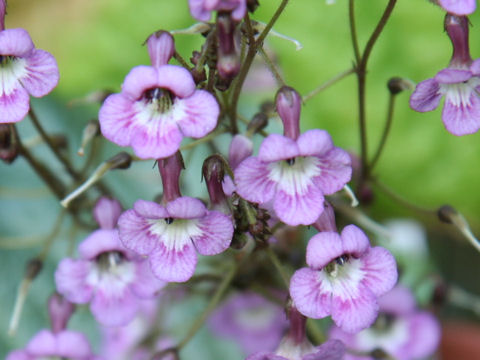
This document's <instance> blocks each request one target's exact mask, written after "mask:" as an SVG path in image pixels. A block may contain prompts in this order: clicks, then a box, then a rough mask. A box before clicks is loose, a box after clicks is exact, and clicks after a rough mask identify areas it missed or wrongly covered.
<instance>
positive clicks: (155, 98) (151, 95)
mask: <svg viewBox="0 0 480 360" xmlns="http://www.w3.org/2000/svg"><path fill="white" fill-rule="evenodd" d="M144 97H145V99H147V101H148V102H149V103H152V104H155V105H156V107H157V109H156V110H157V111H159V112H160V113H165V112H167V111H168V110H169V109H170V108H171V107H172V104H173V99H174V95H173V94H172V93H171V92H170V91H169V90H167V89H163V88H154V89H149V90H147V91H145V94H144Z"/></svg>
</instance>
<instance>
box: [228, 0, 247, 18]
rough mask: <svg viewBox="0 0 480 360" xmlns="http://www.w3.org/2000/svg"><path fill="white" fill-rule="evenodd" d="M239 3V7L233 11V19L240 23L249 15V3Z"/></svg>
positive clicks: (241, 0) (241, 1)
mask: <svg viewBox="0 0 480 360" xmlns="http://www.w3.org/2000/svg"><path fill="white" fill-rule="evenodd" d="M237 3H238V5H237V7H236V8H235V9H234V10H233V11H232V19H233V20H236V21H240V20H242V19H243V17H244V16H245V14H246V13H247V2H246V1H245V0H239V1H237Z"/></svg>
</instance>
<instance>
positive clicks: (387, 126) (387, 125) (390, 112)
mask: <svg viewBox="0 0 480 360" xmlns="http://www.w3.org/2000/svg"><path fill="white" fill-rule="evenodd" d="M394 108H395V94H392V93H390V97H389V99H388V110H387V120H386V122H385V128H384V129H383V133H382V138H381V139H380V143H379V144H378V148H377V151H376V152H375V156H374V157H373V159H372V161H371V162H370V172H371V171H372V170H373V168H374V167H375V165H376V164H377V162H378V159H379V158H380V155H381V154H382V151H383V148H384V147H385V143H386V142H387V138H388V134H389V133H390V128H391V127H392V120H393V109H394Z"/></svg>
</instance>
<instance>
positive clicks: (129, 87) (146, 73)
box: [122, 65, 158, 102]
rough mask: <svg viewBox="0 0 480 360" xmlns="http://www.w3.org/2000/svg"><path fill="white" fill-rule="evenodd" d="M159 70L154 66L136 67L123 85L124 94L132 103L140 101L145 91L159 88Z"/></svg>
mask: <svg viewBox="0 0 480 360" xmlns="http://www.w3.org/2000/svg"><path fill="white" fill-rule="evenodd" d="M157 78H158V73H157V69H155V68H154V67H152V66H146V65H140V66H136V67H134V68H133V69H132V70H130V72H129V73H128V75H127V76H126V77H125V80H124V81H123V84H122V94H124V96H125V97H128V98H129V99H130V100H131V101H132V102H133V101H136V100H139V99H140V98H141V97H142V96H143V93H144V92H145V90H148V89H154V88H156V87H158V81H157Z"/></svg>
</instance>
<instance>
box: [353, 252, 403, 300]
mask: <svg viewBox="0 0 480 360" xmlns="http://www.w3.org/2000/svg"><path fill="white" fill-rule="evenodd" d="M360 260H361V261H362V263H363V265H362V270H363V272H364V278H363V280H362V283H363V284H364V285H365V287H368V288H369V289H370V291H371V292H372V293H373V294H375V295H376V296H380V295H383V294H385V293H387V292H388V291H390V290H391V289H392V288H393V287H394V286H395V283H396V282H397V277H398V274H397V263H396V262H395V258H394V257H393V255H392V254H390V252H389V251H388V250H387V249H384V248H382V247H380V246H376V247H374V248H371V249H370V250H369V251H368V252H367V253H366V254H365V255H364V256H363V257H362V258H361V259H360Z"/></svg>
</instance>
